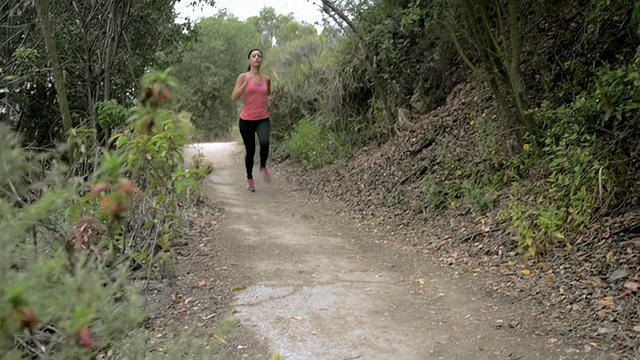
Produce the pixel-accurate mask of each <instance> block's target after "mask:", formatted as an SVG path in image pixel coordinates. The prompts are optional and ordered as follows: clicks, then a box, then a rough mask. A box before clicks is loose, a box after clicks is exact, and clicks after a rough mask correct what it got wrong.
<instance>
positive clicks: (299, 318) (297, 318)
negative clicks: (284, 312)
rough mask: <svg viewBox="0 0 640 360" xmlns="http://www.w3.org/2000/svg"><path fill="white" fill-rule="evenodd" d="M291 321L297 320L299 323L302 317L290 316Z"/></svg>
mask: <svg viewBox="0 0 640 360" xmlns="http://www.w3.org/2000/svg"><path fill="white" fill-rule="evenodd" d="M291 320H298V321H301V320H302V316H300V315H298V316H292V317H291Z"/></svg>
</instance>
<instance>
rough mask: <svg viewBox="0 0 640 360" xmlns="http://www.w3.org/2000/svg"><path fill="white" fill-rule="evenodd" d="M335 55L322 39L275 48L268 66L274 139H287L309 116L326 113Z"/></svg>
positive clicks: (303, 40)
mask: <svg viewBox="0 0 640 360" xmlns="http://www.w3.org/2000/svg"><path fill="white" fill-rule="evenodd" d="M332 57H333V53H332V51H331V50H329V48H328V43H327V42H326V41H324V40H323V39H322V38H319V37H307V38H302V39H299V40H296V41H293V42H290V43H288V44H286V45H280V46H278V47H276V48H273V49H272V50H271V52H270V56H269V58H267V59H266V62H265V67H266V68H267V69H269V72H270V73H271V77H272V78H273V79H274V81H273V85H272V86H273V95H272V96H271V99H270V100H271V101H270V106H269V112H270V115H271V117H272V118H274V119H277V121H274V123H273V130H272V133H273V137H274V139H276V141H278V140H282V139H285V138H286V137H287V136H288V134H289V133H290V132H291V131H292V130H293V127H294V125H295V124H296V123H297V122H298V121H300V120H301V119H302V118H303V117H305V115H307V114H318V113H326V112H327V111H326V107H327V99H328V98H329V97H330V91H331V89H332V87H331V81H332V78H333V75H332V69H333V68H332V67H331V66H332V63H331V59H332Z"/></svg>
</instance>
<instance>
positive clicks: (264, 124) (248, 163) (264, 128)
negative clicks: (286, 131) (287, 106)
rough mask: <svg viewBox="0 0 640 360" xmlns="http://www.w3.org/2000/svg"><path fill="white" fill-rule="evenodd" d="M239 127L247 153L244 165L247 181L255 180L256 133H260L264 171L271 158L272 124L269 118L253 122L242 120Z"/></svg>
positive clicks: (261, 164) (261, 159) (261, 165)
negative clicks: (270, 137) (270, 135)
mask: <svg viewBox="0 0 640 360" xmlns="http://www.w3.org/2000/svg"><path fill="white" fill-rule="evenodd" d="M238 127H239V128H240V135H242V141H243V142H244V148H245V150H246V151H247V154H246V155H245V158H244V165H245V167H246V168H247V179H253V158H254V156H255V154H256V137H255V133H258V141H259V142H260V168H261V169H262V168H264V167H266V166H267V158H268V157H269V133H270V132H271V122H270V121H269V118H266V119H263V120H252V121H249V120H242V119H240V123H239V125H238Z"/></svg>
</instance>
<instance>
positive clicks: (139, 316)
mask: <svg viewBox="0 0 640 360" xmlns="http://www.w3.org/2000/svg"><path fill="white" fill-rule="evenodd" d="M173 87H174V84H173V83H172V82H171V78H170V77H168V76H167V74H165V73H156V72H151V73H149V74H148V75H147V76H145V78H143V82H142V88H143V89H144V90H143V94H142V97H141V101H140V103H139V104H138V105H137V106H136V107H135V108H133V109H131V111H128V110H127V111H124V110H123V109H122V108H120V107H118V106H117V104H109V106H103V107H101V109H102V111H100V119H101V121H108V122H115V121H120V120H121V118H122V116H123V115H124V114H125V113H127V114H129V115H131V114H133V116H132V117H130V118H129V121H128V122H127V123H126V124H123V131H122V132H120V133H118V134H116V135H115V136H114V137H113V140H114V141H115V148H114V149H101V148H97V147H96V146H97V142H96V141H95V132H92V131H89V130H87V129H85V128H82V127H80V128H77V129H74V131H73V132H72V134H70V139H69V144H70V146H69V148H70V149H74V150H76V151H73V152H72V153H71V156H70V157H71V159H72V162H71V163H70V164H68V165H67V164H65V162H63V161H62V160H61V156H60V155H56V154H58V153H60V152H62V153H65V152H66V151H65V149H62V150H61V151H58V152H53V153H38V152H35V151H29V150H28V149H25V148H22V147H21V146H20V145H19V144H20V141H19V140H20V139H18V136H17V135H16V134H14V133H12V132H11V131H10V129H8V128H6V127H5V126H4V125H0V136H1V137H2V138H1V139H0V164H1V165H2V166H0V229H2V231H0V353H2V354H3V355H2V359H7V360H9V359H23V358H32V359H93V358H105V359H114V358H128V359H156V358H177V357H179V358H212V354H204V352H211V351H212V350H203V349H205V348H206V347H205V346H204V344H197V340H194V339H192V338H189V337H186V338H182V339H181V340H179V341H175V342H172V343H170V344H167V349H168V350H167V351H155V352H150V348H149V344H148V340H149V339H148V335H147V333H146V331H145V330H144V328H143V320H144V319H145V316H146V306H145V299H146V297H145V296H146V293H145V290H146V286H147V285H148V282H149V281H150V280H151V279H152V278H154V277H157V276H163V277H167V276H169V277H170V276H171V274H167V273H166V272H163V271H162V269H166V268H170V267H171V265H172V264H174V263H175V261H176V259H175V257H173V256H172V251H171V248H172V244H173V241H174V240H175V239H177V238H178V237H179V236H180V228H181V226H182V224H183V223H184V221H183V218H182V217H181V214H182V211H183V209H185V208H187V207H188V206H189V204H191V203H193V201H194V200H195V199H197V198H198V196H199V195H198V192H199V180H200V179H202V177H203V176H204V173H202V172H201V171H200V170H197V169H190V170H189V171H187V169H185V167H184V159H183V156H182V148H183V146H184V145H185V144H187V143H188V140H189V138H188V133H189V131H188V127H187V126H186V125H185V124H184V123H182V122H181V121H180V120H179V119H178V118H177V117H176V116H175V114H174V113H173V112H172V111H171V110H170V109H169V107H168V106H167V105H165V104H167V103H168V101H169V100H170V99H171V97H172V93H171V89H172V88H173ZM113 109H117V110H118V111H115V112H114V111H112V110H113ZM114 117H115V118H114ZM79 164H82V165H79ZM80 168H82V169H93V171H92V172H91V173H82V172H78V169H80ZM136 271H137V272H139V273H142V276H140V275H138V278H140V277H141V278H143V279H144V281H134V280H133V278H132V275H133V273H134V272H136ZM156 350H157V349H156Z"/></svg>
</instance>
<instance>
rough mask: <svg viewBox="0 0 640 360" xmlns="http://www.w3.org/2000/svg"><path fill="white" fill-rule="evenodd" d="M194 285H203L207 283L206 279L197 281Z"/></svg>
mask: <svg viewBox="0 0 640 360" xmlns="http://www.w3.org/2000/svg"><path fill="white" fill-rule="evenodd" d="M196 285H198V286H205V285H207V280H202V281H198V282H197V283H196Z"/></svg>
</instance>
